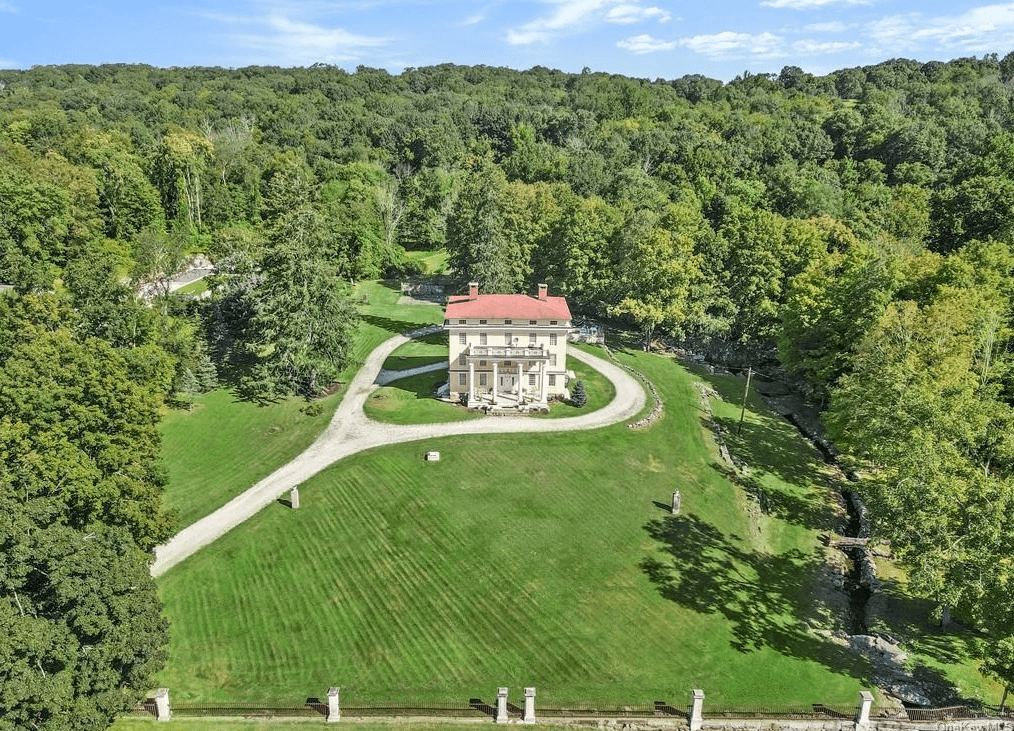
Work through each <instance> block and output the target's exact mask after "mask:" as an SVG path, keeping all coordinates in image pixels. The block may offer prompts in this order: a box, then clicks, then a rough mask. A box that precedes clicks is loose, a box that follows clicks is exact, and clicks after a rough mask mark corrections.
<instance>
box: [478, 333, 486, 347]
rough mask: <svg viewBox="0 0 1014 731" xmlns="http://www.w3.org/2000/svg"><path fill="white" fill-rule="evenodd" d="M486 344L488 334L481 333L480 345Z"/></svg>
mask: <svg viewBox="0 0 1014 731" xmlns="http://www.w3.org/2000/svg"><path fill="white" fill-rule="evenodd" d="M485 344H486V333H479V345H485Z"/></svg>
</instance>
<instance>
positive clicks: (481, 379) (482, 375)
mask: <svg viewBox="0 0 1014 731" xmlns="http://www.w3.org/2000/svg"><path fill="white" fill-rule="evenodd" d="M479 385H480V386H485V385H486V374H485V373H480V374H479Z"/></svg>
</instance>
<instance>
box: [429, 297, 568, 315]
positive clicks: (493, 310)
mask: <svg viewBox="0 0 1014 731" xmlns="http://www.w3.org/2000/svg"><path fill="white" fill-rule="evenodd" d="M445 316H446V317H447V319H448V320H466V319H475V318H481V319H488V320H505V319H507V320H511V319H514V320H569V319H570V308H569V307H567V298H566V297H547V298H546V299H544V300H540V299H537V298H535V297H529V296H528V295H527V294H480V295H478V296H477V297H469V296H468V295H467V294H464V295H455V296H453V297H451V298H450V299H449V300H448V302H447V310H446V313H445Z"/></svg>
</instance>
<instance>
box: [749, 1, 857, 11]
mask: <svg viewBox="0 0 1014 731" xmlns="http://www.w3.org/2000/svg"><path fill="white" fill-rule="evenodd" d="M869 4H870V2H869V0H764V2H762V3H761V6H762V7H765V8H788V9H789V10H807V9H809V8H823V7H826V6H828V5H869Z"/></svg>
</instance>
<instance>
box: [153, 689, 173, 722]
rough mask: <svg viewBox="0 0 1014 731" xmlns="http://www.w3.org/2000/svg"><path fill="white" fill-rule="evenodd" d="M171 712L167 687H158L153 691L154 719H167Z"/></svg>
mask: <svg viewBox="0 0 1014 731" xmlns="http://www.w3.org/2000/svg"><path fill="white" fill-rule="evenodd" d="M171 715H172V713H171V712H170V710H169V689H168V688H159V689H158V690H157V691H155V719H156V720H158V721H168V720H169V717H170V716H171Z"/></svg>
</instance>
